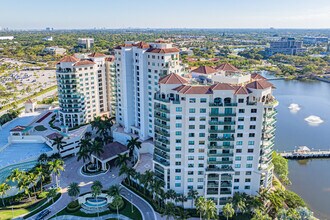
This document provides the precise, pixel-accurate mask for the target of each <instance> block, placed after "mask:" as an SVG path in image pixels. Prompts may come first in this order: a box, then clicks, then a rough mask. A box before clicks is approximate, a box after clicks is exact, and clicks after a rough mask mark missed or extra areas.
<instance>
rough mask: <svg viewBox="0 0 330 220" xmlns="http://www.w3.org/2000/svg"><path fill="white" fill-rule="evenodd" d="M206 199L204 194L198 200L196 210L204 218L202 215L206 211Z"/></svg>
mask: <svg viewBox="0 0 330 220" xmlns="http://www.w3.org/2000/svg"><path fill="white" fill-rule="evenodd" d="M205 204H206V199H205V198H204V197H203V196H200V197H198V198H197V200H196V204H195V206H196V210H197V212H198V213H199V218H200V219H202V216H204V215H205V213H206V206H205Z"/></svg>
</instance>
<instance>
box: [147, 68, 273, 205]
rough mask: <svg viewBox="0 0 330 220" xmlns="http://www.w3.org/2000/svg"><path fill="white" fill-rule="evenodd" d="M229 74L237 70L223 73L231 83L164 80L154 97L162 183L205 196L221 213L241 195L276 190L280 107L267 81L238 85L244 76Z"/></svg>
mask: <svg viewBox="0 0 330 220" xmlns="http://www.w3.org/2000/svg"><path fill="white" fill-rule="evenodd" d="M222 67H223V66H222ZM227 67H228V66H227ZM201 69H203V68H201ZM201 69H199V70H201ZM225 69H226V70H230V69H231V70H233V71H232V74H229V72H230V71H225V70H224V69H222V71H225V72H227V74H226V76H223V77H227V78H228V79H227V80H226V81H227V82H231V83H223V82H219V81H216V80H217V78H215V80H212V81H211V82H205V81H204V82H198V80H196V79H194V78H195V77H193V78H192V79H187V78H183V77H181V76H180V75H178V74H175V73H171V74H169V75H167V76H165V77H163V78H161V79H160V81H159V84H160V90H159V91H157V92H156V94H155V97H154V108H155V113H154V117H155V119H154V126H155V127H154V131H155V134H154V143H155V148H154V158H153V160H154V172H155V175H156V177H157V178H159V179H160V180H162V181H163V182H164V184H165V190H169V189H173V190H175V191H176V192H177V193H179V194H184V195H187V194H188V192H189V190H190V189H194V190H197V191H198V193H199V195H201V196H205V197H206V198H208V199H211V200H213V201H214V202H215V204H216V205H217V208H218V209H219V210H220V209H221V208H222V206H223V205H224V204H226V202H228V201H229V199H230V198H231V197H232V196H233V194H234V193H235V192H245V193H247V194H249V195H256V194H257V192H258V191H259V190H260V189H261V188H269V187H270V186H271V182H272V175H273V166H272V163H271V154H272V149H273V146H274V132H275V126H274V124H275V122H276V119H275V115H276V110H275V109H274V107H276V105H277V101H276V100H275V98H274V97H273V96H272V90H273V85H272V84H271V83H269V82H268V81H267V80H266V79H265V78H264V77H262V76H260V75H258V74H247V73H246V74H242V77H243V78H242V79H236V78H237V77H238V75H237V71H238V70H237V69H236V68H235V69H232V68H229V69H228V68H225ZM199 70H197V72H200V71H199ZM193 71H194V70H193ZM206 72H207V73H208V74H211V75H213V74H216V73H217V71H213V70H211V69H207V71H206ZM194 73H196V70H195V72H194ZM195 76H196V74H195ZM246 76H247V77H246ZM233 77H234V79H233ZM184 207H186V208H190V207H191V202H190V201H188V202H186V203H184Z"/></svg>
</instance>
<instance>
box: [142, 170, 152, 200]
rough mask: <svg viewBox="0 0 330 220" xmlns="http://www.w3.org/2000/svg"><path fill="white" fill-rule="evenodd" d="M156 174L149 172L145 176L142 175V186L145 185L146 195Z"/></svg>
mask: <svg viewBox="0 0 330 220" xmlns="http://www.w3.org/2000/svg"><path fill="white" fill-rule="evenodd" d="M153 177H154V172H152V171H150V170H147V171H146V172H145V173H144V174H142V175H141V180H140V181H141V184H143V190H144V194H145V195H146V192H147V190H148V189H149V186H150V184H151V182H152V180H153Z"/></svg>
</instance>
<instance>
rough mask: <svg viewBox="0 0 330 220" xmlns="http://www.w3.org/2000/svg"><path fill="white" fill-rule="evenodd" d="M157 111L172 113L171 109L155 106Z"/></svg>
mask: <svg viewBox="0 0 330 220" xmlns="http://www.w3.org/2000/svg"><path fill="white" fill-rule="evenodd" d="M155 110H156V111H160V112H164V113H170V110H169V109H167V108H164V107H155Z"/></svg>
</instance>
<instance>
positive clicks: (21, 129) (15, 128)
mask: <svg viewBox="0 0 330 220" xmlns="http://www.w3.org/2000/svg"><path fill="white" fill-rule="evenodd" d="M25 128H26V126H21V125H17V126H16V127H14V128H13V129H11V130H10V131H24V130H25Z"/></svg>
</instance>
